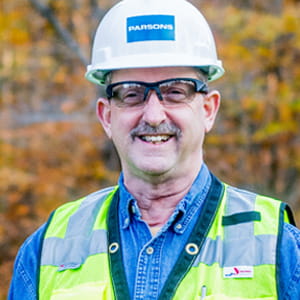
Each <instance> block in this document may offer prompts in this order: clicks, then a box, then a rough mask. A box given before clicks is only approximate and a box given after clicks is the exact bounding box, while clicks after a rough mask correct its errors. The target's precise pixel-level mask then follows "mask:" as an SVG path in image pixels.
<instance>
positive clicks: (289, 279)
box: [7, 165, 300, 300]
mask: <svg viewBox="0 0 300 300" xmlns="http://www.w3.org/2000/svg"><path fill="white" fill-rule="evenodd" d="M208 174H209V172H208V170H207V167H206V166H205V165H203V167H202V169H201V171H200V173H199V175H198V177H197V178H196V180H195V182H194V184H193V186H192V187H191V189H190V191H189V193H188V194H187V195H186V196H185V197H184V198H183V199H182V201H181V202H180V203H179V204H178V205H177V207H176V209H175V211H174V213H173V214H172V216H171V217H170V219H169V220H168V222H167V223H166V224H165V225H164V226H163V228H161V230H160V231H159V232H158V233H157V235H156V236H154V237H153V236H152V235H151V233H150V230H149V228H148V225H147V224H146V223H145V222H144V221H143V220H142V219H141V214H140V211H139V209H138V206H137V203H136V201H135V200H134V198H133V197H132V196H131V195H130V194H129V193H128V191H127V190H126V188H125V186H124V184H123V177H122V175H121V176H120V180H119V184H120V192H121V194H120V195H121V197H120V199H121V201H120V208H119V212H120V213H119V218H120V232H121V239H122V249H123V257H124V266H125V273H126V275H127V281H128V285H129V290H130V294H131V298H132V299H146V300H148V299H157V298H158V295H159V292H160V291H161V289H162V286H163V284H164V282H165V280H166V278H167V277H168V274H169V272H170V270H171V269H172V267H173V265H174V263H175V261H176V258H177V256H178V255H179V253H180V251H181V250H182V248H183V245H185V241H186V240H187V237H188V235H189V233H190V231H191V229H192V227H193V225H194V224H195V221H196V219H197V216H198V215H199V213H200V211H201V207H202V204H203V201H204V199H205V195H206V194H207V191H208V189H209V185H210V177H209V175H208ZM45 230H46V225H45V224H44V225H43V226H41V227H40V228H39V229H38V230H37V231H36V232H35V233H33V234H32V235H31V236H30V237H29V238H28V239H27V240H26V241H25V242H24V244H23V245H22V247H21V248H20V250H19V253H18V255H17V257H16V261H15V265H14V274H13V278H12V281H11V286H10V290H9V294H8V298H7V299H8V300H24V299H26V300H36V299H38V294H37V293H38V291H37V282H38V276H39V274H38V270H39V253H40V251H41V240H42V238H43V234H44V231H45ZM279 253H280V256H279V259H280V262H279V267H280V270H279V276H280V285H279V298H278V299H280V300H296V299H300V230H299V229H297V228H296V227H294V226H292V225H289V224H286V223H285V224H284V228H283V236H282V244H281V246H280V252H279Z"/></svg>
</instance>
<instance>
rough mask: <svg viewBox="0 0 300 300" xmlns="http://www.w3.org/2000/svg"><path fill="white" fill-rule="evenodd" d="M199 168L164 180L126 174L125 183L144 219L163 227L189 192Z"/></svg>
mask: <svg viewBox="0 0 300 300" xmlns="http://www.w3.org/2000/svg"><path fill="white" fill-rule="evenodd" d="M199 170H200V168H199V169H195V171H194V172H190V173H189V174H186V176H180V178H170V179H169V180H164V181H163V182H158V181H157V180H148V181H145V180H144V179H141V178H140V177H131V178H129V179H128V177H126V174H124V183H125V185H126V187H127V189H128V191H129V192H130V193H131V194H132V195H133V196H134V198H135V199H136V200H137V203H138V206H139V208H140V211H141V214H142V219H143V220H144V221H145V222H146V223H147V224H148V225H149V226H157V227H161V226H163V225H164V224H165V223H166V221H167V220H168V219H169V217H170V216H171V215H172V213H173V211H174V209H175V207H176V206H177V204H178V203H179V202H180V201H181V199H182V198H183V197H184V196H185V195H186V194H187V193H188V191H189V190H190V188H191V186H192V184H193V182H194V180H195V178H196V177H197V175H198V172H199Z"/></svg>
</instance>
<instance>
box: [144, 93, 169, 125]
mask: <svg viewBox="0 0 300 300" xmlns="http://www.w3.org/2000/svg"><path fill="white" fill-rule="evenodd" d="M166 117H167V116H166V111H165V106H164V105H163V101H161V100H160V99H159V98H158V95H157V93H156V91H155V90H151V91H149V94H148V97H147V100H146V103H145V105H144V107H143V118H142V119H143V121H145V122H147V123H148V124H149V125H150V126H153V127H155V126H158V125H160V124H161V123H163V122H164V121H165V120H166Z"/></svg>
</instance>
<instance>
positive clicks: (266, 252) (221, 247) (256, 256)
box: [193, 187, 277, 267]
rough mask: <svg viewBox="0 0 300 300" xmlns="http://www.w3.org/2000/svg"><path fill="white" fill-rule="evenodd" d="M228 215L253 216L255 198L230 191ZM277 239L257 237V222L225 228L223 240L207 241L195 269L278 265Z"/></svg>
mask: <svg viewBox="0 0 300 300" xmlns="http://www.w3.org/2000/svg"><path fill="white" fill-rule="evenodd" d="M226 192H227V197H226V205H225V215H226V216H230V215H233V214H236V213H240V212H248V211H249V212H250V211H254V209H255V200H256V196H257V195H256V194H254V193H251V192H248V191H244V190H239V189H236V188H233V187H227V191H226ZM276 244H277V236H276V235H254V222H247V223H240V224H235V225H230V226H224V240H222V239H221V237H220V236H218V237H217V238H216V240H213V239H211V238H207V239H206V240H205V242H204V245H203V247H202V249H201V251H200V253H199V255H198V257H197V258H196V260H195V262H194V264H193V266H198V265H199V264H200V263H204V264H206V265H212V264H214V263H219V265H220V267H230V266H257V265H262V264H275V263H276Z"/></svg>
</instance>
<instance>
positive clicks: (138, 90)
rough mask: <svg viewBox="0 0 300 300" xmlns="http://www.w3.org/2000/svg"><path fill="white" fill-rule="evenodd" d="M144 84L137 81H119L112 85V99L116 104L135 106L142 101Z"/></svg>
mask: <svg viewBox="0 0 300 300" xmlns="http://www.w3.org/2000/svg"><path fill="white" fill-rule="evenodd" d="M144 92H145V86H142V85H141V84H138V83H121V84H118V85H116V86H114V87H113V89H112V95H113V99H114V101H115V103H116V105H118V106H137V105H140V104H142V103H143V102H144Z"/></svg>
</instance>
